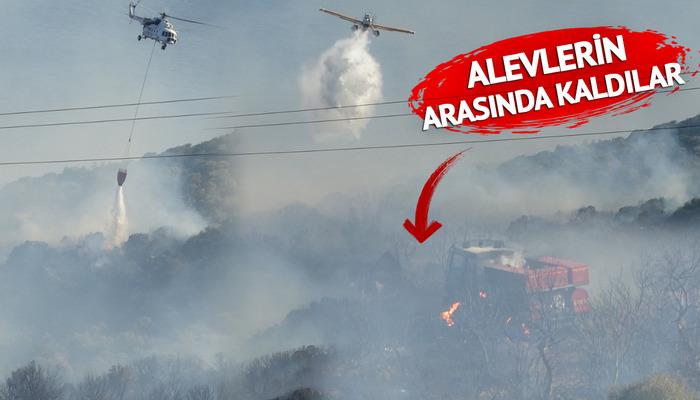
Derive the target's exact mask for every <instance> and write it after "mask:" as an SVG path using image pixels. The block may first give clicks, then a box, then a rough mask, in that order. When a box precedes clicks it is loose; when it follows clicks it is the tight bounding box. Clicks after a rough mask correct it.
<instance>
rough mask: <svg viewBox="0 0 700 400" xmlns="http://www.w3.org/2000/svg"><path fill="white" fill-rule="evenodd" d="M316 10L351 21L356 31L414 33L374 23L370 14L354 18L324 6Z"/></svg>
mask: <svg viewBox="0 0 700 400" xmlns="http://www.w3.org/2000/svg"><path fill="white" fill-rule="evenodd" d="M318 11H321V12H324V13H326V14H330V15H332V16H334V17H338V18H340V19H342V20H345V21H348V22H350V23H352V30H353V31H356V30H358V29H362V31H363V32H367V31H371V32H372V34H373V35H374V36H379V33H380V32H379V31H390V32H401V33H408V34H411V35H413V34H415V32H413V31H411V30H408V29H402V28H393V27H391V26H385V25H379V24H375V23H374V20H375V16H374V15H372V14H365V16H364V17H362V19H356V18H353V17H350V16H347V15H345V14H341V13H339V12H336V11H331V10H327V9H325V8H320V9H319V10H318Z"/></svg>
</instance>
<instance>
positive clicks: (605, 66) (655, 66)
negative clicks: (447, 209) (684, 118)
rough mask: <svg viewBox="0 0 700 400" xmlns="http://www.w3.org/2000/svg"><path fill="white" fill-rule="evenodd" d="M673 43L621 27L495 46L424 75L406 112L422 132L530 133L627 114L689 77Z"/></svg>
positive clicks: (682, 50) (684, 54) (683, 53)
mask: <svg viewBox="0 0 700 400" xmlns="http://www.w3.org/2000/svg"><path fill="white" fill-rule="evenodd" d="M689 53H690V49H689V48H687V47H684V46H682V45H680V44H679V43H678V42H677V40H676V38H675V37H668V36H666V35H664V34H662V33H659V32H656V31H651V30H648V31H643V32H635V31H631V30H629V29H628V28H625V27H593V28H571V29H562V30H555V31H548V32H541V33H535V34H530V35H525V36H520V37H515V38H510V39H506V40H502V41H499V42H496V43H493V44H490V45H487V46H484V47H481V48H479V49H476V50H474V51H471V52H469V53H467V54H462V55H459V56H457V57H455V58H453V59H452V60H450V61H448V62H446V63H444V64H441V65H439V66H438V67H437V68H435V69H434V70H433V71H431V72H430V73H429V74H428V75H427V76H426V77H425V78H424V79H423V80H422V81H421V82H420V83H419V84H418V85H417V86H416V87H415V88H414V89H413V91H412V93H411V97H410V99H409V106H410V107H411V109H412V110H413V112H414V113H415V114H417V115H418V116H420V117H421V118H423V120H424V123H423V130H428V129H430V128H446V129H449V130H451V131H454V132H461V133H482V134H495V133H500V132H502V131H511V132H512V133H536V132H538V131H539V130H540V129H541V128H544V127H547V126H557V125H566V126H568V127H570V128H571V127H576V126H580V125H582V124H585V123H586V122H588V121H589V120H590V119H591V118H593V117H596V116H601V115H620V114H624V113H630V112H633V111H635V110H638V109H640V108H642V107H647V106H649V105H650V101H651V98H652V96H654V94H656V93H659V92H660V91H666V92H668V93H673V92H675V91H677V90H678V89H679V88H680V87H681V85H683V84H685V82H686V81H687V79H688V78H689V77H690V75H692V74H696V73H697V67H696V66H695V65H694V66H693V68H694V70H691V69H690V68H689V67H688V65H687V64H688V55H689Z"/></svg>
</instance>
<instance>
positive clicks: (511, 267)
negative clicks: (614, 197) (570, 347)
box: [446, 240, 589, 323]
mask: <svg viewBox="0 0 700 400" xmlns="http://www.w3.org/2000/svg"><path fill="white" fill-rule="evenodd" d="M587 284H588V266H587V265H585V264H581V263H578V262H574V261H568V260H563V259H559V258H554V257H549V256H546V257H525V256H524V255H523V253H522V252H520V251H517V250H514V249H510V248H507V247H505V245H504V243H503V241H499V240H473V241H466V242H465V243H464V244H463V245H462V246H454V247H453V248H452V250H451V252H450V259H449V269H448V273H447V296H448V299H446V300H447V301H448V302H449V303H450V304H451V303H452V302H454V301H472V302H485V303H488V304H489V306H490V307H489V308H490V309H491V310H494V312H497V313H498V314H501V313H502V315H503V318H512V319H514V320H517V321H523V323H525V322H524V321H531V320H532V319H536V318H538V316H542V315H543V314H544V312H548V313H549V314H550V315H557V316H559V317H562V318H571V317H574V316H575V315H576V314H580V313H585V312H588V310H589V306H588V293H587V292H586V290H585V289H584V288H582V286H585V285H587Z"/></svg>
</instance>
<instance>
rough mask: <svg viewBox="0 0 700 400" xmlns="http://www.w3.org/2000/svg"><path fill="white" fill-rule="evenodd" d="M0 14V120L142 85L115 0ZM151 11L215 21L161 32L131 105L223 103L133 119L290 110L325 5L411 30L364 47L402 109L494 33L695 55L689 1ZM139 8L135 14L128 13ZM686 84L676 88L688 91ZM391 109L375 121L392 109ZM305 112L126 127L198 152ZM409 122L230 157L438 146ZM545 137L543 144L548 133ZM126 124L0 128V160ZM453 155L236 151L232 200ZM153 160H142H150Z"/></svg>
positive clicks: (60, 117)
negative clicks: (593, 33) (590, 35)
mask: <svg viewBox="0 0 700 400" xmlns="http://www.w3.org/2000/svg"><path fill="white" fill-rule="evenodd" d="M5 3H6V4H3V12H2V13H1V14H0V26H2V29H3V30H4V32H3V35H2V37H3V40H2V41H1V42H0V54H1V55H2V57H1V58H0V63H1V65H2V74H0V88H1V89H2V93H3V97H2V98H0V112H5V111H15V110H26V109H35V108H51V107H68V106H81V105H95V104H109V103H121V102H134V101H136V99H137V98H138V91H139V88H140V85H141V80H142V79H143V73H144V68H145V66H146V62H147V58H148V55H149V54H150V51H151V48H152V42H150V41H146V42H137V40H136V36H137V35H138V34H139V33H140V26H139V25H138V24H137V23H131V24H130V23H129V19H128V18H127V16H126V12H127V1H126V0H124V1H122V0H110V1H106V0H102V1H93V2H86V1H74V0H65V1H60V2H57V1H49V0H32V1H15V2H5ZM142 4H143V5H145V6H148V7H149V8H151V9H155V10H162V9H165V10H167V11H168V12H169V13H171V14H174V15H176V16H181V17H183V18H193V19H199V20H204V21H208V22H212V23H214V24H218V25H222V26H225V27H226V29H216V28H210V27H202V26H197V25H190V24H186V23H182V22H180V23H176V24H175V25H176V27H177V29H178V31H179V36H180V41H179V42H178V44H177V45H176V46H174V47H172V48H168V50H167V51H165V52H163V51H161V50H160V49H156V53H155V56H154V59H153V64H152V68H151V75H150V77H149V80H148V83H147V86H146V88H145V92H144V101H152V100H162V99H173V98H182V97H198V96H212V95H239V96H240V97H237V98H235V99H231V100H227V101H223V102H213V103H203V104H181V105H167V106H158V107H154V106H149V107H143V108H142V111H141V115H156V114H171V113H173V114H176V113H183V112H184V113H189V112H200V111H234V112H255V111H269V110H276V109H293V108H297V107H300V106H301V99H300V93H299V77H300V75H301V71H302V68H303V66H304V65H309V64H311V63H313V62H314V61H315V60H316V59H317V58H318V56H319V55H320V54H321V53H322V52H323V51H324V50H326V49H327V48H329V47H331V46H332V45H333V43H334V42H335V41H336V40H338V39H341V38H344V37H348V36H350V29H349V28H350V26H349V24H346V23H344V22H342V21H340V20H336V19H334V18H332V17H330V16H327V15H323V14H321V13H319V12H318V11H317V10H318V8H319V7H327V8H331V9H336V10H338V11H342V12H346V13H348V14H351V15H358V16H360V15H362V14H363V13H364V12H365V11H372V12H373V13H375V14H376V15H377V16H378V21H379V23H385V24H389V25H397V26H401V27H407V28H411V29H414V30H415V31H416V32H417V33H416V35H415V36H408V35H401V34H392V33H385V34H384V35H382V36H381V37H380V38H378V39H373V41H372V44H371V53H372V54H373V56H374V57H375V58H376V59H377V60H378V61H379V63H380V64H381V68H382V73H383V76H384V94H383V95H384V99H386V100H396V99H407V98H408V95H409V92H410V90H411V88H412V87H413V86H414V85H415V84H416V83H417V82H418V80H419V79H421V78H422V77H423V76H424V75H425V74H426V73H427V72H428V71H429V70H430V69H432V68H433V67H434V66H436V65H437V64H439V63H441V62H443V61H446V60H448V59H450V58H452V57H454V56H456V55H457V54H460V53H464V52H467V51H470V50H472V49H474V48H476V47H479V46H481V45H484V44H488V43H491V42H493V41H496V40H500V39H504V38H507V37H511V36H515V35H520V34H525V33H531V32H537V31H542V30H549V29H556V28H565V27H578V26H596V25H625V26H628V27H630V28H632V29H635V30H643V29H655V30H659V31H662V32H664V33H667V34H671V35H676V36H678V38H679V40H680V41H681V42H682V43H683V44H685V45H687V46H689V47H691V48H693V49H695V50H694V51H697V49H700V24H698V23H697V18H698V16H699V15H700V2H698V1H697V0H676V1H666V2H659V1H656V0H629V1H620V0H594V1H586V2H580V1H578V2H562V1H553V0H550V1H545V0H531V1H523V0H502V1H498V2H494V1H491V0H481V1H463V0H450V1H437V2H434V1H433V2H427V1H419V0H402V1H385V0H381V1H380V0H375V1H365V0H361V1H353V2H349V1H339V0H324V1H306V0H294V1H292V0H287V1H281V0H278V1H268V0H263V1H221V0H219V1H217V0H201V1H186V0H169V1H164V0H143V3H142ZM138 12H139V13H140V14H148V13H149V12H148V11H147V10H144V9H143V8H140V9H139V10H138ZM692 86H695V84H694V82H692V81H691V82H689V83H688V87H692ZM697 96H700V91H688V92H681V93H678V94H676V95H674V96H671V97H665V96H659V97H658V98H657V99H656V100H655V101H654V104H653V107H650V108H647V109H644V110H641V111H639V112H636V113H634V114H632V115H627V116H623V117H616V118H610V119H601V120H597V121H594V122H593V123H591V124H589V125H587V126H584V127H582V128H579V130H580V131H582V132H583V131H594V130H599V129H605V130H609V129H627V128H644V127H649V126H651V125H654V124H658V123H662V122H665V121H668V120H674V119H683V118H687V117H690V116H693V115H695V114H697V113H698V110H699V109H700V107H698V101H697ZM406 110H407V107H406V106H405V105H398V106H388V107H383V108H379V109H378V110H377V113H379V114H384V113H395V112H405V111H406ZM132 114H133V109H117V110H99V111H93V112H75V113H61V114H47V115H42V116H35V115H34V116H24V117H19V116H18V117H0V119H1V122H0V125H12V124H22V123H37V122H42V121H47V122H48V121H51V122H53V121H67V120H80V119H103V118H112V117H117V118H120V117H129V116H131V115H132ZM305 118H313V116H312V115H283V116H278V117H274V118H269V119H261V118H248V119H239V120H234V121H222V120H216V119H206V118H189V119H178V120H172V121H153V122H143V123H139V124H138V125H137V131H136V135H135V141H134V146H133V152H134V154H142V153H145V152H157V151H162V150H164V149H166V148H168V147H172V146H175V145H178V144H182V143H186V142H200V141H202V140H206V139H209V138H212V137H214V136H217V135H219V134H221V133H224V132H222V131H219V130H212V129H209V128H214V127H217V126H224V125H227V124H233V125H235V124H242V123H256V122H274V121H277V120H279V121H291V120H302V119H305ZM420 128H421V124H420V120H419V119H418V118H417V117H416V118H413V117H411V118H401V119H393V120H382V121H373V122H371V123H370V124H369V126H368V128H367V129H366V131H365V132H364V133H363V135H362V138H361V139H354V138H352V137H348V138H347V139H345V140H335V141H332V142H324V143H317V142H315V140H314V139H313V135H312V133H314V130H315V129H323V127H322V126H316V127H308V126H307V127H291V128H288V127H280V128H266V129H248V130H241V131H239V132H236V135H238V136H239V138H240V148H239V150H240V151H257V150H268V149H269V150H277V149H296V148H307V147H322V146H336V145H342V146H347V145H372V144H396V143H411V142H422V141H432V140H441V141H442V140H445V139H446V138H455V139H464V138H465V137H464V136H460V135H458V134H453V133H443V132H440V133H429V134H425V133H422V132H421V131H420ZM562 130H563V128H561V129H550V130H547V131H546V132H544V133H543V134H556V133H559V132H562ZM128 131H129V123H119V124H110V125H88V126H75V127H60V128H37V129H23V130H0V138H1V139H2V140H3V143H4V145H3V146H0V160H1V161H15V160H40V159H61V158H79V157H111V156H122V155H124V151H125V150H124V149H125V144H126V138H127V137H128ZM561 143H563V141H560V140H549V141H533V142H528V143H508V144H506V143H502V144H489V145H479V146H476V147H475V149H474V151H473V152H471V153H470V154H469V157H467V158H466V159H465V161H464V162H463V163H462V164H460V165H461V167H460V168H469V165H471V164H472V163H475V162H488V161H499V160H503V159H507V158H510V157H512V156H514V155H517V154H523V153H532V152H535V151H538V150H542V149H549V148H552V147H554V146H555V145H557V144H561ZM458 149H459V147H439V148H430V149H400V150H382V151H371V152H348V153H324V154H314V155H289V156H278V157H269V156H264V157H255V158H253V157H249V158H245V159H238V160H236V161H235V162H232V164H231V165H232V171H235V172H234V173H236V174H237V179H238V180H239V181H240V188H241V201H242V206H243V207H244V208H248V209H258V208H265V207H271V206H276V205H279V204H280V203H283V202H286V201H288V200H303V201H311V202H313V201H315V200H317V199H320V198H322V197H324V196H326V195H327V194H330V193H334V192H344V191H355V190H372V188H376V187H377V186H379V185H386V184H387V183H391V182H396V181H401V180H405V179H410V178H413V177H422V176H427V175H428V174H429V173H430V171H431V170H432V169H433V168H435V166H436V165H437V164H439V162H440V161H441V160H443V159H445V158H446V157H447V156H448V155H450V154H452V153H454V152H456V151H457V150H458ZM153 162H157V161H153ZM0 168H2V169H1V170H0V171H1V172H0V184H2V183H7V182H8V181H11V180H14V179H16V178H17V177H20V176H25V175H41V174H43V173H46V172H49V171H60V170H61V169H62V168H63V166H42V167H31V168H30V167H0Z"/></svg>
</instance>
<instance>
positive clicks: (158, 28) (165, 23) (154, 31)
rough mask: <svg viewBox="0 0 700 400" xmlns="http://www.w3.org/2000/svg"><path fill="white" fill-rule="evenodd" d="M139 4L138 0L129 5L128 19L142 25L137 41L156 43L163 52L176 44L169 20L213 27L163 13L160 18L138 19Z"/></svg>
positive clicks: (174, 32)
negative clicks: (148, 40) (137, 7)
mask: <svg viewBox="0 0 700 400" xmlns="http://www.w3.org/2000/svg"><path fill="white" fill-rule="evenodd" d="M139 3H140V0H139V1H138V2H136V3H133V2H130V3H129V18H131V19H133V20H134V21H138V22H139V23H140V24H141V25H143V33H142V34H141V35H139V36H138V39H139V40H141V39H153V40H155V41H156V42H158V43H161V44H162V46H160V48H161V49H163V50H165V48H166V47H168V45H169V44H173V45H174V44H175V43H177V32H176V31H175V26H174V25H173V23H172V22H170V19H176V20H178V21H184V22H189V23H192V24H198V25H207V26H214V25H210V24H206V23H204V22H199V21H193V20H191V19H184V18H178V17H173V16H172V15H168V14H166V13H164V12H162V13H160V17H155V18H144V17H139V16H138V15H136V6H137V5H138V4H139Z"/></svg>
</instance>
